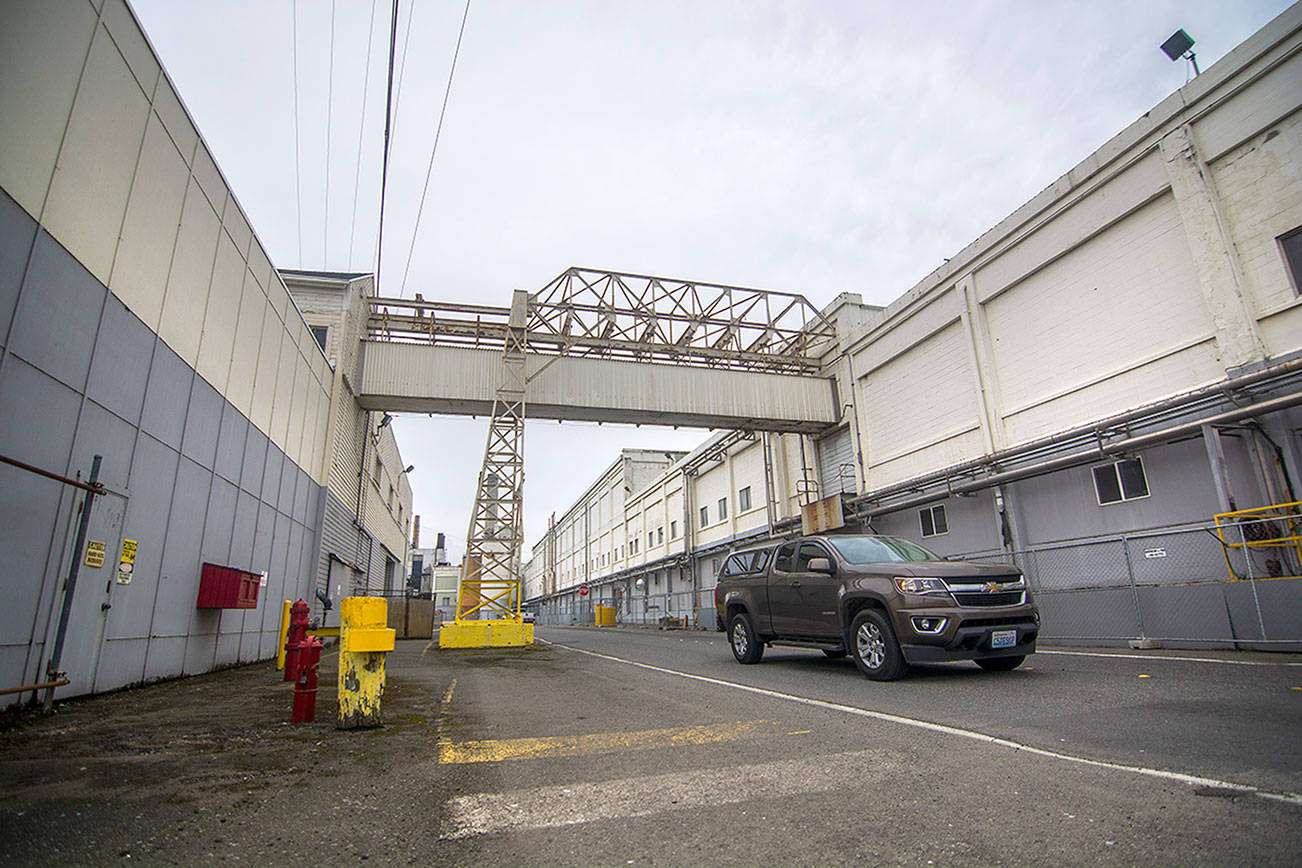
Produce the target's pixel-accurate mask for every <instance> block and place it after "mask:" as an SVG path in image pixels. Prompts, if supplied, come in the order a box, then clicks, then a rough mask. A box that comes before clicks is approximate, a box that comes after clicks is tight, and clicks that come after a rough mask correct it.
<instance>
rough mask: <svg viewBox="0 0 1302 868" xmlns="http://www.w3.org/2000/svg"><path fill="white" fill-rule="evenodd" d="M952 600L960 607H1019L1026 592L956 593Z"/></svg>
mask: <svg viewBox="0 0 1302 868" xmlns="http://www.w3.org/2000/svg"><path fill="white" fill-rule="evenodd" d="M954 599H955V600H956V601H957V602H958V604H959V605H960V606H982V607H988V606H1020V605H1021V604H1022V603H1023V602H1024V601H1025V600H1026V592H1025V591H1021V590H1017V591H995V592H994V593H992V594H987V593H985V592H983V591H956V592H955V593H954Z"/></svg>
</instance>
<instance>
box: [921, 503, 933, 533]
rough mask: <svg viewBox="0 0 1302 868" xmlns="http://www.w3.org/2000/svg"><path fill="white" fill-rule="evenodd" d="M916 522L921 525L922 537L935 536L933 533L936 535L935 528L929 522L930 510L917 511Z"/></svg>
mask: <svg viewBox="0 0 1302 868" xmlns="http://www.w3.org/2000/svg"><path fill="white" fill-rule="evenodd" d="M918 520H919V521H920V522H921V523H922V535H923V536H934V535H935V533H936V526H935V525H934V524H932V522H931V510H930V509H923V510H919V512H918Z"/></svg>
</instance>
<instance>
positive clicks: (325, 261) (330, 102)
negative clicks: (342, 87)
mask: <svg viewBox="0 0 1302 868" xmlns="http://www.w3.org/2000/svg"><path fill="white" fill-rule="evenodd" d="M329 68H330V74H329V75H328V76H327V77H326V81H327V84H326V167H325V216H324V217H323V218H322V220H321V269H322V270H323V271H324V270H328V269H329V267H330V128H331V127H332V126H333V123H332V120H333V116H334V107H335V0H330V67H329Z"/></svg>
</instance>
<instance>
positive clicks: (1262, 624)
mask: <svg viewBox="0 0 1302 868" xmlns="http://www.w3.org/2000/svg"><path fill="white" fill-rule="evenodd" d="M1243 528H1244V525H1242V524H1240V525H1239V541H1240V542H1242V543H1243V564H1244V568H1245V569H1246V570H1247V571H1248V585H1249V586H1250V587H1251V588H1252V604H1253V605H1254V606H1255V607H1256V609H1257V629H1258V630H1260V631H1261V639H1262V641H1263V642H1264V641H1265V640H1266V621H1265V619H1264V618H1262V617H1261V600H1260V599H1259V598H1258V597H1257V578H1256V576H1254V575H1253V574H1252V549H1250V548H1248V535H1247V533H1246V532H1245V531H1244V529H1243Z"/></svg>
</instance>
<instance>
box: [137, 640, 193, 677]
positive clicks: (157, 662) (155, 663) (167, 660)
mask: <svg viewBox="0 0 1302 868" xmlns="http://www.w3.org/2000/svg"><path fill="white" fill-rule="evenodd" d="M185 641H186V640H185V637H184V636H167V637H162V636H154V637H152V638H151V639H150V640H149V652H148V655H147V656H146V657H145V676H144V677H145V680H147V681H148V680H152V679H155V678H172V677H175V676H177V675H180V674H181V673H182V672H183V671H184V669H185Z"/></svg>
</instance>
